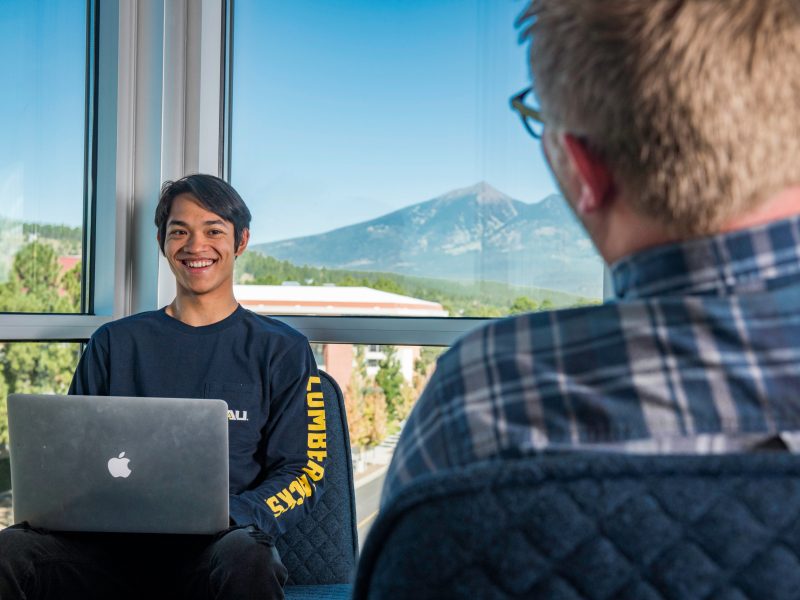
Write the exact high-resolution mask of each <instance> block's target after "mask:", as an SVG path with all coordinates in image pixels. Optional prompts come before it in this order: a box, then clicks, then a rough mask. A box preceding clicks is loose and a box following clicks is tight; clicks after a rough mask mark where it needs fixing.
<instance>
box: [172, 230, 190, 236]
mask: <svg viewBox="0 0 800 600" xmlns="http://www.w3.org/2000/svg"><path fill="white" fill-rule="evenodd" d="M185 233H186V232H185V231H184V230H183V229H173V230H172V231H170V232H169V235H171V236H173V237H175V236H179V235H183V234H185Z"/></svg>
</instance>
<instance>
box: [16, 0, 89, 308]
mask: <svg viewBox="0 0 800 600" xmlns="http://www.w3.org/2000/svg"><path fill="white" fill-rule="evenodd" d="M0 54H1V55H2V56H5V57H13V59H9V60H6V61H5V63H4V69H5V70H6V81H7V82H10V83H9V85H7V86H5V87H4V91H3V93H2V94H0V130H1V131H2V132H3V135H2V136H0V312H68V313H74V312H79V311H80V294H81V275H80V269H81V252H82V236H83V214H84V199H83V198H84V193H83V187H84V183H83V182H84V136H85V130H86V125H85V121H86V118H85V105H86V97H85V96H86V91H85V88H86V4H85V3H84V2H76V1H73V0H6V1H4V2H2V3H0Z"/></svg>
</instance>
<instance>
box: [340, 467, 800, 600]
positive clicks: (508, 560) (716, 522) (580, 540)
mask: <svg viewBox="0 0 800 600" xmlns="http://www.w3.org/2000/svg"><path fill="white" fill-rule="evenodd" d="M354 598H355V600H364V599H366V598H369V599H370V600H384V599H387V600H388V599H391V600H403V599H406V598H408V599H411V598H413V599H415V600H417V599H427V598H430V599H434V598H435V599H437V600H443V599H448V598H468V599H470V600H478V599H480V600H486V599H492V598H548V599H569V600H578V599H591V600H605V599H608V598H630V599H634V598H636V599H644V600H657V599H666V598H669V599H681V600H686V599H692V598H698V599H699V598H709V599H710V598H725V599H730V600H734V599H735V600H744V599H756V598H765V599H766V598H769V599H770V600H778V599H784V598H786V599H789V598H792V599H796V598H800V457H794V456H792V455H790V454H785V453H760V454H749V455H729V456H702V457H698V456H626V455H622V454H606V453H596V454H561V455H549V456H541V457H538V458H526V459H515V460H513V461H511V460H510V461H503V462H501V461H497V462H491V463H483V464H479V465H473V466H471V467H467V468H463V469H460V470H454V471H451V472H448V473H446V474H439V475H433V476H429V477H426V478H425V479H422V478H421V479H420V480H419V481H418V482H415V483H414V484H412V485H411V486H409V487H408V488H407V489H405V490H404V491H403V492H401V493H400V494H399V495H398V496H397V497H396V498H395V499H394V500H393V501H392V502H391V503H390V505H389V506H387V507H386V508H385V510H383V511H382V512H381V513H380V515H379V517H378V519H377V521H376V523H375V524H374V525H373V527H372V529H371V531H370V534H369V536H368V538H367V541H366V544H365V545H364V548H363V551H362V555H361V559H360V563H359V571H358V574H357V577H356V583H355V589H354Z"/></svg>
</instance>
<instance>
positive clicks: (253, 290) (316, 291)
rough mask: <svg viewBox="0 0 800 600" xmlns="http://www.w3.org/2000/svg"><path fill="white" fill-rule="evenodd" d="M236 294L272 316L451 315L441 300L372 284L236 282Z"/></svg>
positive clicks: (259, 311) (234, 288) (244, 303)
mask: <svg viewBox="0 0 800 600" xmlns="http://www.w3.org/2000/svg"><path fill="white" fill-rule="evenodd" d="M233 295H234V296H236V299H237V300H238V301H239V303H240V304H241V305H242V306H244V307H245V308H248V309H250V310H252V311H253V312H257V313H261V314H269V315H359V316H364V315H366V316H402V317H446V316H448V313H447V311H446V310H444V308H442V305H441V304H439V303H438V302H429V301H428V300H420V299H419V298H414V297H412V296H403V295H401V294H392V293H390V292H382V291H380V290H374V289H372V288H368V287H338V286H327V285H326V286H311V285H234V286H233Z"/></svg>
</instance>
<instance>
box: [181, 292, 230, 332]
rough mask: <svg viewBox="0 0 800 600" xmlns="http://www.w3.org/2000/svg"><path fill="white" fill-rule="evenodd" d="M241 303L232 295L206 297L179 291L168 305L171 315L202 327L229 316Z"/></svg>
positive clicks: (186, 322)
mask: <svg viewBox="0 0 800 600" xmlns="http://www.w3.org/2000/svg"><path fill="white" fill-rule="evenodd" d="M238 306H239V303H238V302H236V299H235V298H234V297H233V294H231V295H230V298H225V299H219V298H214V299H211V298H204V297H202V296H185V295H182V294H180V292H179V293H178V295H177V296H176V297H175V299H174V300H173V301H172V302H171V303H170V304H169V305H168V306H167V307H166V312H167V314H168V315H169V316H171V317H173V318H174V319H177V320H178V321H181V322H182V323H185V324H186V325H191V326H192V327H202V326H204V325H213V324H214V323H218V322H219V321H222V320H223V319H226V318H227V317H229V316H230V315H231V314H233V312H234V311H235V310H236V309H237V308H238Z"/></svg>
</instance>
